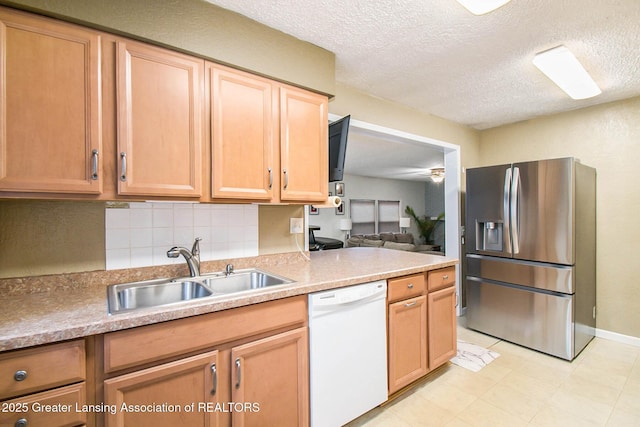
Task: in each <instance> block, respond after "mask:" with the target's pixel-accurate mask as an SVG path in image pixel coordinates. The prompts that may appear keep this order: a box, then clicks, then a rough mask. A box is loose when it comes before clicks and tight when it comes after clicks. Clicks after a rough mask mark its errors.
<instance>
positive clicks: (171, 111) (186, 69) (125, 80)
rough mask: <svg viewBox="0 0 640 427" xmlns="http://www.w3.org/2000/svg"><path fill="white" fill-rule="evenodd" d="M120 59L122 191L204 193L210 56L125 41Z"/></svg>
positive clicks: (119, 47) (139, 193)
mask: <svg viewBox="0 0 640 427" xmlns="http://www.w3.org/2000/svg"><path fill="white" fill-rule="evenodd" d="M116 62H117V66H116V68H117V71H116V72H117V80H116V81H117V94H118V97H117V117H118V124H117V128H118V133H117V134H118V151H117V152H118V176H119V182H118V194H120V195H135V196H177V197H195V198H198V197H200V195H201V187H202V157H203V153H202V139H203V125H202V116H203V104H202V95H203V90H204V88H203V76H204V61H203V60H201V59H198V58H194V57H190V56H187V55H182V54H179V53H176V52H173V51H170V50H166V49H161V48H157V47H152V46H149V45H146V44H143V43H138V42H133V41H124V40H122V41H118V42H117V61H116Z"/></svg>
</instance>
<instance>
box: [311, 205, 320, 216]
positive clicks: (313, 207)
mask: <svg viewBox="0 0 640 427" xmlns="http://www.w3.org/2000/svg"><path fill="white" fill-rule="evenodd" d="M319 214H320V212H318V208H316V207H315V206H313V205H310V206H309V215H319Z"/></svg>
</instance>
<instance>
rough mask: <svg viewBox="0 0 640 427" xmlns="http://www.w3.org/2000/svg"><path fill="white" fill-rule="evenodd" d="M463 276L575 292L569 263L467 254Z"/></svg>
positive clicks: (572, 269) (572, 273) (568, 292)
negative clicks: (560, 263)
mask: <svg viewBox="0 0 640 427" xmlns="http://www.w3.org/2000/svg"><path fill="white" fill-rule="evenodd" d="M467 275H468V276H473V277H482V278H483V279H489V280H493V281H496V282H504V283H513V284H516V285H522V286H528V287H531V288H539V289H546V290H548V291H553V292H561V293H563V294H573V293H574V292H575V290H574V289H575V287H574V279H573V278H574V268H573V267H572V266H569V265H564V266H563V265H554V264H547V263H542V262H533V261H520V260H514V259H507V258H497V257H487V256H483V255H473V254H468V255H467Z"/></svg>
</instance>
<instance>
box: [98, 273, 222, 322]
mask: <svg viewBox="0 0 640 427" xmlns="http://www.w3.org/2000/svg"><path fill="white" fill-rule="evenodd" d="M211 294H212V292H211V290H210V289H207V288H206V287H205V286H203V284H202V283H200V282H197V281H195V280H180V281H171V280H169V279H159V280H148V281H144V282H135V283H125V284H119V285H111V286H109V287H108V288H107V298H108V303H109V313H111V314H113V313H119V312H122V311H127V310H135V309H138V308H144V307H157V306H162V305H167V304H174V303H178V302H183V301H189V300H194V299H198V298H203V297H208V296H210V295H211Z"/></svg>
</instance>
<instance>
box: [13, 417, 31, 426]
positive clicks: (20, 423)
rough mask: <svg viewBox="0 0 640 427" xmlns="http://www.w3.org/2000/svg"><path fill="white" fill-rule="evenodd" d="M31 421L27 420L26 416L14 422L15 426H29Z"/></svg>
mask: <svg viewBox="0 0 640 427" xmlns="http://www.w3.org/2000/svg"><path fill="white" fill-rule="evenodd" d="M28 424H29V423H28V422H27V419H26V418H20V419H19V420H18V421H16V423H15V424H14V426H15V427H27V425H28Z"/></svg>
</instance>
